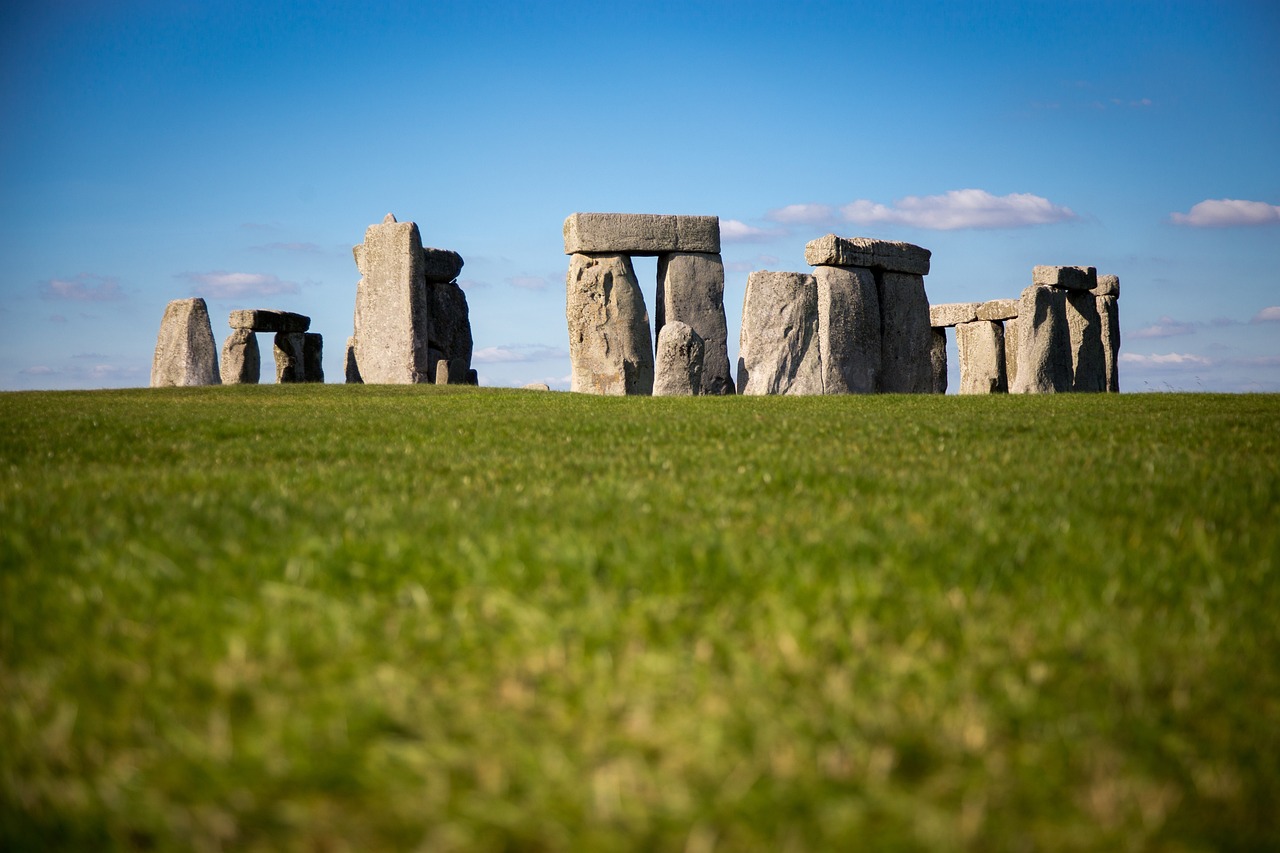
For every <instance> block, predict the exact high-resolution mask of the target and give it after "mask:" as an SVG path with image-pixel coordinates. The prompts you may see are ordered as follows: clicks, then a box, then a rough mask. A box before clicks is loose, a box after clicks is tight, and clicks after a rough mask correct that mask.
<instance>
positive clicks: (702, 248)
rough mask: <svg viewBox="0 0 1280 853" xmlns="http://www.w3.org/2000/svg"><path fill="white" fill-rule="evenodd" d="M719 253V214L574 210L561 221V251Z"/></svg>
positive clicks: (648, 253) (634, 253)
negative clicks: (586, 211) (574, 211)
mask: <svg viewBox="0 0 1280 853" xmlns="http://www.w3.org/2000/svg"><path fill="white" fill-rule="evenodd" d="M579 252H583V253H593V252H594V253H604V254H617V255H621V254H626V255H663V254H667V253H670V252H700V253H704V254H709V255H718V254H720V217H718V216H659V215H656V214H650V213H573V214H570V215H569V217H568V218H567V219H565V221H564V253H565V254H566V255H572V254H576V253H579Z"/></svg>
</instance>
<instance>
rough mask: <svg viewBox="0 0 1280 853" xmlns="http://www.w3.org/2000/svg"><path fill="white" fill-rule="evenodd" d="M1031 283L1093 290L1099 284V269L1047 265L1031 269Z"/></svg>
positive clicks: (1068, 288) (1063, 288) (1065, 288)
mask: <svg viewBox="0 0 1280 853" xmlns="http://www.w3.org/2000/svg"><path fill="white" fill-rule="evenodd" d="M1031 283H1032V284H1034V285H1043V286H1045V287H1057V288H1060V289H1062V290H1093V289H1094V288H1096V287H1097V286H1098V270H1097V269H1096V268H1094V267H1047V266H1038V267H1035V268H1033V269H1032V270H1031Z"/></svg>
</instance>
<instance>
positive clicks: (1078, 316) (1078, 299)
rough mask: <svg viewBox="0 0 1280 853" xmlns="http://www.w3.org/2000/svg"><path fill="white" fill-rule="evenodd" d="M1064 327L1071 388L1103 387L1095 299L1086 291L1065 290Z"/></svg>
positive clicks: (1099, 324) (1104, 372)
mask: <svg viewBox="0 0 1280 853" xmlns="http://www.w3.org/2000/svg"><path fill="white" fill-rule="evenodd" d="M1066 314H1067V328H1068V329H1069V330H1070V332H1071V377H1072V379H1071V390H1072V391H1086V392H1101V391H1105V390H1107V365H1106V356H1105V355H1104V353H1103V347H1102V317H1101V316H1099V314H1098V299H1097V297H1095V296H1094V295H1093V294H1092V293H1090V292H1088V291H1079V290H1069V291H1067V304H1066Z"/></svg>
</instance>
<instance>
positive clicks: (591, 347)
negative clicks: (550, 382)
mask: <svg viewBox="0 0 1280 853" xmlns="http://www.w3.org/2000/svg"><path fill="white" fill-rule="evenodd" d="M565 292H566V300H565V302H566V305H565V318H566V320H567V321H568V325H569V361H570V365H571V370H572V376H571V380H570V388H571V390H573V391H577V392H580V393H585V394H609V395H623V394H652V393H653V342H652V339H651V338H650V337H649V312H648V311H647V310H646V309H645V305H644V295H643V294H642V293H641V292H640V284H639V283H638V282H637V281H636V273H635V270H634V269H633V268H632V266H631V258H630V257H628V256H626V255H587V254H575V255H573V256H572V257H571V258H570V259H569V274H568V277H567V279H566V282H565Z"/></svg>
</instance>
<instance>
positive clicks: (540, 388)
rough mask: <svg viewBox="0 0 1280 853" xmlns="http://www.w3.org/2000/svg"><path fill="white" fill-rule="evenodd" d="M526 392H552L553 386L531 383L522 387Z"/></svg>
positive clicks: (543, 383)
mask: <svg viewBox="0 0 1280 853" xmlns="http://www.w3.org/2000/svg"><path fill="white" fill-rule="evenodd" d="M520 387H521V388H524V389H525V390H526V391H550V390H551V386H550V385H548V384H547V383H545V382H530V383H529V384H528V385H521V386H520Z"/></svg>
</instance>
